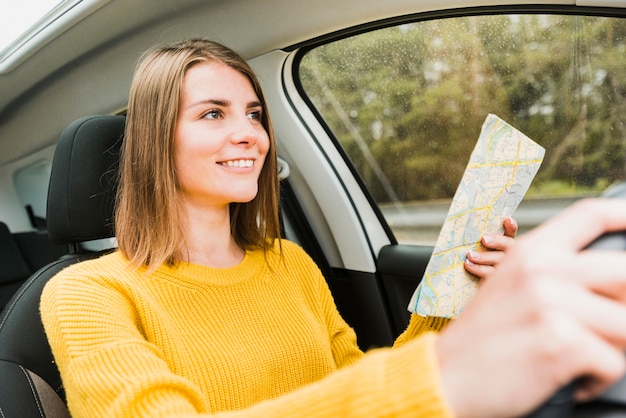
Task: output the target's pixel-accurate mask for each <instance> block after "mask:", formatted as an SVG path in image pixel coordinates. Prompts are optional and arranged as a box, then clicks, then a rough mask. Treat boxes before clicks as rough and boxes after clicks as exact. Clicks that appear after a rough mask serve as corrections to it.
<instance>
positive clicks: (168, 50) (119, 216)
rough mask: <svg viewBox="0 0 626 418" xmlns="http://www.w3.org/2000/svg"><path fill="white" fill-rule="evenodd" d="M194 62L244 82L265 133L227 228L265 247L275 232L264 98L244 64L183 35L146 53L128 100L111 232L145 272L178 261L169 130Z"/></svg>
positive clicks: (240, 239) (181, 245)
mask: <svg viewBox="0 0 626 418" xmlns="http://www.w3.org/2000/svg"><path fill="white" fill-rule="evenodd" d="M201 62H222V63H224V64H226V65H228V66H229V67H231V68H233V69H235V70H237V71H239V72H240V73H241V74H243V75H244V76H245V77H247V78H248V79H249V80H250V83H251V84H252V87H253V89H254V91H255V93H256V95H257V97H258V98H259V101H260V102H261V105H262V106H263V112H262V119H261V123H262V125H263V127H264V128H265V130H266V131H267V134H268V136H269V139H270V147H269V151H268V155H267V157H266V159H265V163H264V165H263V169H262V170H261V173H260V175H259V180H258V181H259V187H258V193H257V195H256V197H255V198H254V199H253V200H251V201H250V202H247V203H231V204H230V222H231V234H232V236H233V238H234V240H235V242H236V243H237V245H239V246H240V247H241V248H242V249H244V250H248V249H257V248H260V249H263V250H268V249H269V248H270V247H272V245H273V242H274V239H276V238H279V236H280V224H279V218H278V202H279V183H278V182H279V180H278V163H277V156H276V141H275V137H274V131H273V129H272V123H271V119H270V116H269V111H268V107H267V102H266V100H265V98H264V95H263V92H262V90H261V86H260V83H259V81H258V79H257V77H256V75H255V74H254V72H253V71H252V69H251V68H250V66H249V65H248V63H247V62H246V61H245V60H244V59H243V58H242V57H241V56H239V55H238V54H237V53H236V52H234V51H233V50H231V49H230V48H227V47H226V46H224V45H222V44H220V43H217V42H213V41H209V40H205V39H190V40H186V41H182V42H179V43H176V44H174V45H171V46H165V47H159V48H155V49H152V50H150V51H148V52H147V53H146V54H145V55H144V56H143V58H142V59H141V60H140V61H139V64H138V66H137V69H136V70H135V74H134V77H133V81H132V84H131V89H130V97H129V103H128V114H127V121H126V132H125V136H124V143H123V146H122V154H121V159H120V180H119V186H118V193H117V203H116V210H115V232H116V237H117V241H118V245H119V249H120V251H121V252H122V254H123V255H124V256H125V257H126V258H127V259H128V260H130V261H131V263H132V264H133V265H135V266H137V267H139V266H147V267H148V269H149V271H153V270H154V269H156V268H157V267H158V266H159V265H161V264H163V263H167V264H170V265H174V264H176V262H178V261H180V260H182V255H183V254H184V252H185V251H186V248H185V237H184V235H183V232H182V229H181V228H180V221H181V220H180V219H179V211H178V204H179V201H180V199H179V189H180V187H179V183H178V179H177V176H176V168H175V164H174V133H175V130H176V123H177V121H178V115H179V110H180V103H181V94H182V87H183V79H184V76H185V74H186V72H187V70H188V69H189V68H191V67H192V66H193V65H195V64H197V63H201Z"/></svg>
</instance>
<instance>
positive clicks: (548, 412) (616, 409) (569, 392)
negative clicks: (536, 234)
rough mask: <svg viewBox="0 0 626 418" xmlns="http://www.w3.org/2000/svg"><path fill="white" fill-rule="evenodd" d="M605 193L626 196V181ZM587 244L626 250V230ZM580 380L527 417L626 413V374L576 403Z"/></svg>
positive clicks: (580, 417) (609, 417) (595, 417)
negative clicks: (607, 387)
mask: <svg viewBox="0 0 626 418" xmlns="http://www.w3.org/2000/svg"><path fill="white" fill-rule="evenodd" d="M602 197H607V198H622V199H626V182H624V183H620V184H618V185H615V186H613V187H610V188H609V189H607V190H606V191H605V192H604V193H603V194H602ZM587 248H593V249H602V250H616V251H626V231H618V232H612V233H608V234H605V235H602V236H601V237H599V238H597V239H596V240H595V241H593V242H592V243H591V244H589V245H588V246H587ZM575 388H576V381H574V382H572V383H570V384H569V385H567V386H565V387H563V388H561V389H560V390H559V391H558V392H557V393H555V394H554V395H553V396H552V397H551V398H550V399H549V400H548V401H547V402H546V403H544V404H543V405H542V406H540V407H539V408H538V409H537V410H535V411H533V412H532V413H531V414H530V415H528V416H527V417H526V418H583V417H584V418H587V417H589V418H591V417H593V418H613V417H617V416H626V376H624V377H622V378H621V379H620V380H619V381H618V382H617V383H616V384H615V385H613V386H612V387H611V388H610V389H609V390H608V391H607V392H605V393H603V394H602V395H600V396H599V397H597V398H596V399H594V400H593V401H591V402H589V403H586V404H579V405H574V400H573V394H574V389H575Z"/></svg>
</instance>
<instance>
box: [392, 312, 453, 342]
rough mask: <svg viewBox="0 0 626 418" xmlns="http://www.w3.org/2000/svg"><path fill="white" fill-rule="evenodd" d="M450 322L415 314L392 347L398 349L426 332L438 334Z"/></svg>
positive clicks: (447, 319)
mask: <svg viewBox="0 0 626 418" xmlns="http://www.w3.org/2000/svg"><path fill="white" fill-rule="evenodd" d="M450 321H451V319H450V318H440V317H436V316H427V317H423V316H420V315H417V314H411V320H410V321H409V325H408V326H407V328H406V329H405V330H404V332H403V333H402V334H400V335H399V336H398V338H397V339H396V341H395V342H394V344H393V346H394V347H399V346H401V345H403V344H406V342H407V341H409V340H411V339H414V338H416V337H419V336H420V335H422V334H424V333H426V332H439V331H441V330H443V329H444V328H445V326H446V325H448V323H449V322H450Z"/></svg>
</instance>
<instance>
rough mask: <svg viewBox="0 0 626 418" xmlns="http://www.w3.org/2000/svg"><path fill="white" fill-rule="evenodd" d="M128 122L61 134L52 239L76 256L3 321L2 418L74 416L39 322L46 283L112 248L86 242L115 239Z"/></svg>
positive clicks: (33, 281) (51, 193)
mask: <svg viewBox="0 0 626 418" xmlns="http://www.w3.org/2000/svg"><path fill="white" fill-rule="evenodd" d="M124 126H125V117H124V116H117V115H115V116H112V115H106V116H90V117H86V118H81V119H79V120H77V121H75V122H73V123H72V124H70V125H69V126H68V127H67V128H66V129H65V130H64V131H63V133H62V134H61V137H60V139H59V142H58V144H57V148H56V151H55V155H54V160H53V163H52V173H51V175H50V186H49V189H48V208H47V225H48V234H49V236H50V239H51V240H52V241H53V242H56V243H64V244H67V245H68V247H69V250H70V254H68V255H66V256H63V257H61V258H60V259H58V260H57V261H54V262H52V263H50V264H48V265H46V266H44V267H42V268H41V269H39V270H38V271H37V272H35V273H34V274H33V275H32V276H31V277H30V278H29V279H28V280H27V281H26V282H25V283H24V284H23V285H22V286H21V287H20V288H19V289H18V291H17V292H16V293H15V295H14V296H13V297H12V298H11V300H10V301H9V302H8V303H7V305H6V307H5V309H4V311H3V312H2V315H1V316H0V388H2V389H0V417H2V418H18V417H19V418H30V417H69V412H68V410H67V407H66V405H65V393H64V391H63V386H62V384H61V378H60V376H59V372H58V369H57V367H56V365H55V363H54V358H53V356H52V353H51V351H50V346H49V344H48V341H47V339H46V335H45V333H44V330H43V326H42V324H41V319H40V316H39V298H40V295H41V291H42V289H43V287H44V285H45V284H46V282H47V281H48V280H49V279H50V278H51V277H53V276H54V275H55V274H56V273H57V272H59V271H60V270H61V269H63V268H65V267H66V266H68V265H70V264H74V263H77V262H79V261H82V260H86V259H90V258H94V257H98V256H100V255H101V254H102V253H104V252H108V251H110V249H108V250H107V249H105V250H100V251H93V250H92V251H88V250H86V249H85V248H86V246H85V245H84V243H85V242H88V241H93V240H102V239H104V238H112V237H113V235H114V234H113V206H114V200H115V192H116V181H117V167H118V161H119V149H120V144H121V141H122V137H123V133H124Z"/></svg>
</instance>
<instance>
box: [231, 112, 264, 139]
mask: <svg viewBox="0 0 626 418" xmlns="http://www.w3.org/2000/svg"><path fill="white" fill-rule="evenodd" d="M259 129H263V127H262V126H261V124H260V123H259V122H258V121H255V120H253V119H250V118H248V117H247V116H242V117H238V118H237V120H236V122H235V124H234V126H233V131H232V134H231V139H232V141H233V142H234V143H236V144H248V145H254V144H256V143H257V141H258V139H259Z"/></svg>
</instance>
